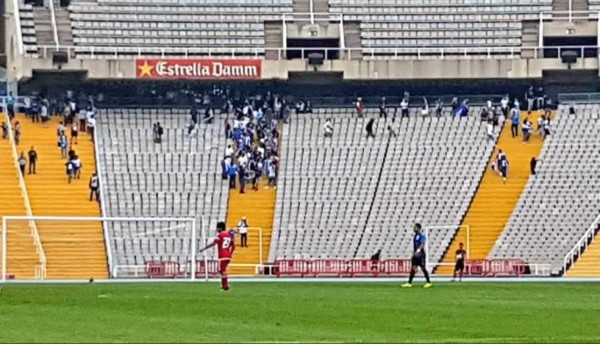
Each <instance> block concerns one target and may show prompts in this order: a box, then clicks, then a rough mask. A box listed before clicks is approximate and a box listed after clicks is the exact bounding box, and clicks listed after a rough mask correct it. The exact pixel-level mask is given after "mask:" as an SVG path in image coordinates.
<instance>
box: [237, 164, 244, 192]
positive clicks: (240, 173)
mask: <svg viewBox="0 0 600 344" xmlns="http://www.w3.org/2000/svg"><path fill="white" fill-rule="evenodd" d="M238 176H239V179H240V193H241V194H243V193H246V191H245V189H246V166H245V163H240V168H239V172H238Z"/></svg>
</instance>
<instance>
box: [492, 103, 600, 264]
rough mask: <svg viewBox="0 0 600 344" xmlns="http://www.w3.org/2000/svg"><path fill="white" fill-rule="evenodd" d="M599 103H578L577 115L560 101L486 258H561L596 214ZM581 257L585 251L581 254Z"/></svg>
mask: <svg viewBox="0 0 600 344" xmlns="http://www.w3.org/2000/svg"><path fill="white" fill-rule="evenodd" d="M599 111H600V105H598V104H587V105H577V115H575V116H572V115H569V114H568V106H561V107H560V112H559V115H558V116H557V118H556V119H555V126H554V129H553V133H552V135H551V137H550V138H549V139H548V140H547V141H546V142H545V144H544V147H543V149H542V153H541V156H540V160H541V161H540V162H539V164H538V167H537V175H536V176H531V177H530V178H529V181H528V182H527V186H526V188H525V190H524V192H523V194H522V195H521V198H520V199H519V202H518V204H517V206H516V208H515V209H514V211H513V213H512V216H511V217H510V220H509V222H508V224H507V225H506V228H505V230H504V232H503V233H502V235H501V237H500V238H499V239H498V241H497V242H496V245H495V247H494V249H493V251H492V252H491V254H490V258H506V257H521V258H522V259H524V260H525V261H527V262H529V263H545V264H551V266H552V269H553V270H555V271H559V270H560V269H561V268H562V265H563V258H564V256H565V255H566V254H567V252H568V251H569V250H571V249H572V248H573V246H574V245H575V244H576V243H577V241H578V240H579V239H580V238H581V237H582V235H583V234H584V232H585V231H586V230H587V229H588V228H589V226H590V225H591V224H592V222H593V221H594V220H595V219H596V218H597V217H598V215H599V214H600V203H598V202H597V201H593V199H590V197H591V196H594V195H598V194H600V184H598V182H597V180H598V178H597V175H598V171H599V170H600V160H598V151H599V149H600V145H599V143H598V140H597V132H598V130H599V129H600V121H599V120H598V112H599ZM584 256H585V254H584Z"/></svg>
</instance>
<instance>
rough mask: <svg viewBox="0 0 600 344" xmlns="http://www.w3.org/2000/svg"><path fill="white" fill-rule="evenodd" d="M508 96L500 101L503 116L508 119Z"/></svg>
mask: <svg viewBox="0 0 600 344" xmlns="http://www.w3.org/2000/svg"><path fill="white" fill-rule="evenodd" d="M508 102H509V99H508V94H507V95H505V96H504V97H502V100H501V101H500V109H501V110H502V114H503V115H504V118H506V117H508Z"/></svg>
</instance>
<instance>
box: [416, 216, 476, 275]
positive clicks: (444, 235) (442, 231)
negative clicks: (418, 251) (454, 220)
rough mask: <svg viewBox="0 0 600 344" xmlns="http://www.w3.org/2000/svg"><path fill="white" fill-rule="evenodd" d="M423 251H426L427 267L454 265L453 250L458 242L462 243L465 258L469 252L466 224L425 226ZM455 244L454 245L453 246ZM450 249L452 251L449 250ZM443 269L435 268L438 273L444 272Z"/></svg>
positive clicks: (433, 268)
mask: <svg viewBox="0 0 600 344" xmlns="http://www.w3.org/2000/svg"><path fill="white" fill-rule="evenodd" d="M425 235H426V236H427V241H426V242H425V252H428V253H427V254H428V257H427V267H428V268H430V269H432V271H433V270H436V269H437V268H438V267H453V266H454V250H455V249H456V248H457V247H458V243H461V242H462V243H463V245H464V250H465V251H467V258H468V257H470V254H471V251H470V249H471V247H470V246H471V242H470V232H469V226H468V225H460V226H458V225H443V226H429V227H425ZM455 246H456V247H455ZM450 251H452V252H450ZM445 269H448V268H441V269H437V272H438V273H446V272H445V271H443V270H445Z"/></svg>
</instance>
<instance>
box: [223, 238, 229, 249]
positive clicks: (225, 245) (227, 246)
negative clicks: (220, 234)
mask: <svg viewBox="0 0 600 344" xmlns="http://www.w3.org/2000/svg"><path fill="white" fill-rule="evenodd" d="M229 245H231V238H223V245H221V247H222V248H229Z"/></svg>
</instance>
